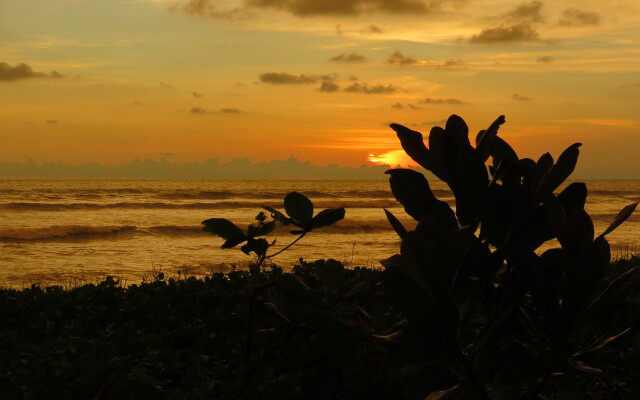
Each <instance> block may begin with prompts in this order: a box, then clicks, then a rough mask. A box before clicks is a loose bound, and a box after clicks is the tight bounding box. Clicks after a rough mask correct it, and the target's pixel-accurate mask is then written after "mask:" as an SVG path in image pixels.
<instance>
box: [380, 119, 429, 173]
mask: <svg viewBox="0 0 640 400" xmlns="http://www.w3.org/2000/svg"><path fill="white" fill-rule="evenodd" d="M389 126H390V127H391V129H393V130H394V131H395V132H396V134H397V135H398V139H400V144H401V145H402V148H403V149H404V151H405V152H406V153H407V155H408V156H409V157H411V158H412V159H413V161H415V162H417V163H418V164H420V165H421V166H422V167H424V168H426V169H428V170H431V168H432V162H431V155H430V152H429V149H427V146H425V145H424V140H423V138H422V133H420V132H417V131H413V130H411V129H409V128H407V127H406V126H403V125H400V124H391V125H389Z"/></svg>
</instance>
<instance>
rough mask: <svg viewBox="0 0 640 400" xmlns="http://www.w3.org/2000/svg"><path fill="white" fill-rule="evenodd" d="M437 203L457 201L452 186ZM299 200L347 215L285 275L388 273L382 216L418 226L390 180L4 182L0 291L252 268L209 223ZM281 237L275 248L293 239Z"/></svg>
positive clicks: (609, 200)
mask: <svg viewBox="0 0 640 400" xmlns="http://www.w3.org/2000/svg"><path fill="white" fill-rule="evenodd" d="M431 186H432V189H433V191H434V193H435V195H436V196H437V197H438V198H440V199H441V200H445V201H448V202H450V203H451V204H452V202H453V196H452V195H451V192H450V191H449V190H448V188H447V187H446V185H445V184H443V183H442V182H439V181H435V180H434V181H433V182H431ZM587 187H588V188H589V196H588V200H587V204H586V209H587V211H588V212H589V214H590V215H591V217H592V219H593V220H594V224H595V227H596V234H599V233H600V232H602V231H603V230H604V229H605V228H606V227H607V226H608V224H609V223H610V222H611V220H612V219H613V218H614V216H615V215H616V214H617V212H618V211H619V210H620V209H621V208H622V207H624V206H625V205H627V204H629V203H632V202H637V201H639V200H640V181H587ZM291 191H298V192H300V193H303V194H305V195H306V196H308V197H309V198H310V199H311V200H312V201H313V203H314V206H315V208H316V212H317V211H319V210H321V209H324V208H334V207H344V208H345V209H346V217H345V219H344V220H342V221H340V222H339V223H337V224H336V225H335V226H332V227H327V228H323V229H319V230H317V231H313V232H311V233H310V234H308V235H307V236H306V237H305V238H303V239H302V240H301V241H300V242H298V243H296V245H295V246H293V247H292V248H291V249H289V250H287V251H286V252H284V253H282V254H281V255H278V256H277V257H275V258H274V259H273V261H274V262H275V263H277V264H278V265H281V266H283V267H285V268H287V267H290V266H292V265H293V264H294V263H295V262H296V260H298V259H299V258H304V259H306V260H315V259H322V258H333V259H337V260H339V261H342V262H344V263H346V264H347V265H349V266H368V267H374V268H375V267H379V266H380V264H379V261H380V260H382V259H385V258H388V257H389V256H391V255H393V254H395V253H397V252H399V246H400V242H399V239H398V237H397V235H396V234H395V232H394V231H393V230H392V228H391V227H390V225H389V223H388V222H387V220H386V217H385V214H384V210H383V209H384V208H386V209H388V210H389V211H391V212H392V213H394V214H395V215H396V216H397V217H399V219H400V220H401V221H402V222H403V223H405V224H406V226H407V227H408V228H411V227H413V226H415V222H413V221H412V220H411V218H409V217H408V216H407V215H406V214H405V213H404V211H403V209H402V207H401V206H400V205H399V204H398V203H397V202H396V200H395V199H394V198H393V195H392V194H391V191H390V190H389V184H388V181H386V180H379V181H376V180H366V181H364V180H279V181H268V180H255V181H212V180H209V181H197V180H190V181H158V180H155V181H145V180H2V181H0V286H24V285H28V284H31V283H40V284H43V283H44V284H47V283H49V284H51V283H54V284H55V283H64V282H65V280H68V279H71V278H73V277H81V279H84V280H88V281H91V280H92V279H93V278H95V277H102V276H105V275H113V276H116V277H119V278H121V279H124V280H125V281H127V282H130V283H134V282H138V281H140V280H141V279H143V278H144V277H145V276H146V277H148V276H150V274H153V273H158V272H164V273H165V274H166V273H169V274H176V273H178V272H181V273H185V274H192V273H193V274H199V273H206V272H207V271H225V270H228V269H229V268H231V266H235V267H238V268H244V267H246V266H247V265H248V263H249V262H250V261H252V258H251V257H250V256H247V255H245V254H244V253H242V252H241V251H240V250H239V249H226V250H222V249H221V248H220V246H221V244H222V242H223V240H222V239H220V238H219V237H216V236H211V235H209V234H207V233H205V232H203V231H202V229H201V224H200V223H201V222H202V221H203V220H205V219H208V218H214V217H215V218H227V219H229V220H231V221H233V222H234V223H236V224H237V225H238V226H240V227H242V228H245V227H246V225H248V224H250V223H252V222H255V219H254V218H255V216H256V215H257V214H258V213H259V212H260V211H262V207H263V206H270V207H274V208H276V209H280V210H283V204H282V203H283V198H284V196H285V195H286V194H287V193H289V192H291ZM288 230H289V229H285V228H281V229H278V230H277V231H276V232H274V233H273V234H272V235H270V237H271V238H272V239H275V240H276V245H275V247H274V251H277V250H278V249H280V248H282V247H284V246H285V245H287V244H288V243H290V242H291V241H292V240H293V239H295V237H296V236H295V235H291V234H289V232H288ZM608 239H609V241H610V243H611V244H612V248H613V253H614V255H616V254H619V253H620V252H626V251H632V252H634V251H637V250H638V249H639V248H640V211H638V212H637V213H635V214H634V215H632V216H631V218H629V220H628V221H627V222H626V223H625V224H624V225H622V226H621V227H619V228H618V229H617V230H616V231H614V232H613V233H612V234H610V235H609V236H608Z"/></svg>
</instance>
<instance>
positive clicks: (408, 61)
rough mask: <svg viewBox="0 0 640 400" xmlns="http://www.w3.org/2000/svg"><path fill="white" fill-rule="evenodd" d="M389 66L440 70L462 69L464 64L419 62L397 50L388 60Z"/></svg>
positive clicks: (457, 62) (457, 61) (449, 61)
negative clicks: (435, 68)
mask: <svg viewBox="0 0 640 400" xmlns="http://www.w3.org/2000/svg"><path fill="white" fill-rule="evenodd" d="M386 63H387V64H391V65H399V66H422V67H440V68H456V67H461V66H462V65H463V64H464V63H463V62H462V61H461V60H446V61H444V62H438V61H431V60H418V59H415V58H413V57H409V56H406V55H404V54H403V53H402V52H401V51H399V50H396V51H394V52H393V53H391V55H389V57H388V58H387V60H386Z"/></svg>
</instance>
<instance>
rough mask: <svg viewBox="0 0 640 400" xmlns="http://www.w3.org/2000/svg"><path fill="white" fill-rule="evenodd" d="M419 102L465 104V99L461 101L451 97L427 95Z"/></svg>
mask: <svg viewBox="0 0 640 400" xmlns="http://www.w3.org/2000/svg"><path fill="white" fill-rule="evenodd" d="M420 103H422V104H452V105H461V104H467V102H466V101H462V100H459V99H453V98H448V99H433V98H430V97H427V98H425V99H422V100H420Z"/></svg>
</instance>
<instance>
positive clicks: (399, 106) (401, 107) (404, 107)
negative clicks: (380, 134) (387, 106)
mask: <svg viewBox="0 0 640 400" xmlns="http://www.w3.org/2000/svg"><path fill="white" fill-rule="evenodd" d="M391 108H393V109H395V110H420V109H422V107H418V106H416V105H414V104H402V103H400V102H397V103H395V104H392V105H391Z"/></svg>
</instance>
